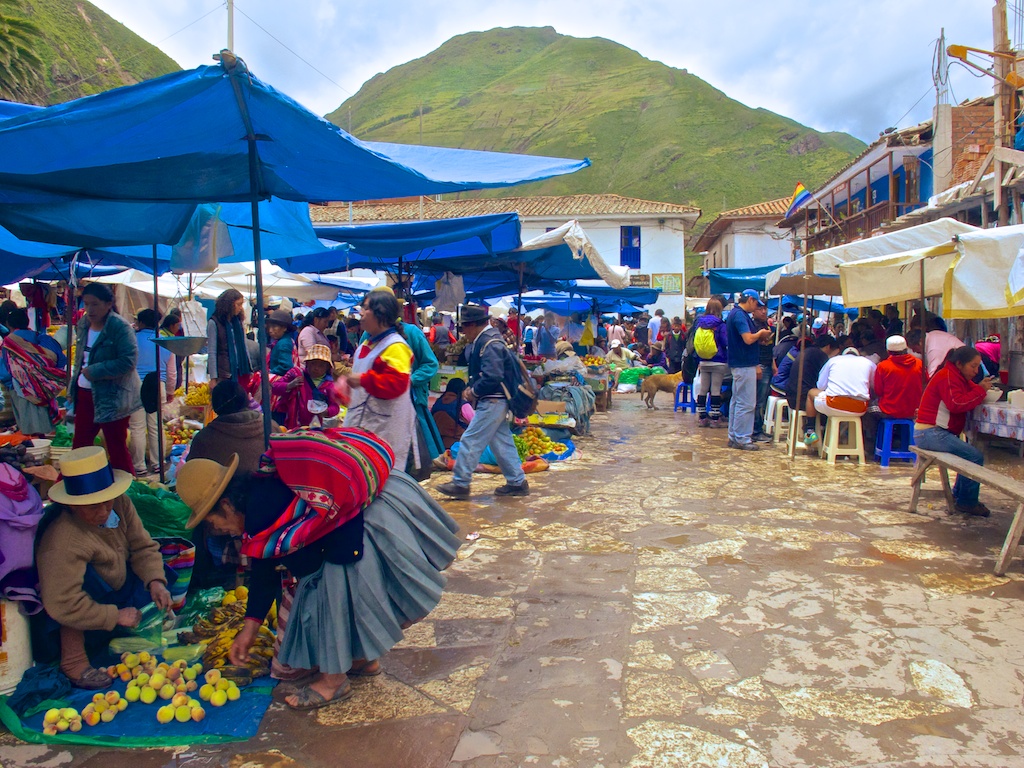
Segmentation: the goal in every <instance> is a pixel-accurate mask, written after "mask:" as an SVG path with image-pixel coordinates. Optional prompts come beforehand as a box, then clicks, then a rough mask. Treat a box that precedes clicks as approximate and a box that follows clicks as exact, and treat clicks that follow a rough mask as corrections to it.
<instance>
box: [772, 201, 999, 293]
mask: <svg viewBox="0 0 1024 768" xmlns="http://www.w3.org/2000/svg"><path fill="white" fill-rule="evenodd" d="M979 231H981V230H979V228H978V227H973V226H971V225H970V224H964V223H963V222H960V221H957V220H956V219H950V218H943V219H938V220H936V221H930V222H928V223H927V224H919V225H918V226H916V227H908V228H907V229H901V230H899V231H897V232H890V233H888V234H885V235H877V236H875V237H869V238H866V239H864V240H857V241H856V242H853V243H845V244H843V245H837V246H834V247H832V248H826V249H824V250H820V251H815V252H814V253H813V254H810V255H811V256H812V257H813V268H812V272H813V273H814V274H817V275H822V276H829V275H832V276H835V275H838V274H840V265H841V264H847V263H850V262H856V261H862V260H864V259H871V258H876V257H882V256H889V255H891V254H894V253H903V252H905V251H912V250H916V249H921V248H929V247H931V246H935V245H941V244H943V243H950V242H951V241H952V240H953V238H954V237H956V236H958V235H961V234H966V233H971V232H979ZM807 260H808V257H807V256H804V257H802V258H799V259H796V260H795V261H792V262H790V263H789V264H786V265H784V266H782V267H780V268H779V269H776V270H775V271H774V272H769V273H768V275H767V277H766V278H765V286H766V288H767V290H768V292H770V293H780V292H782V291H780V290H773V288H774V286H775V285H776V284H777V283H779V281H780V280H782V278H783V277H785V276H788V275H802V274H804V273H805V272H806V271H807ZM786 292H788V293H792V292H793V291H786ZM918 294H919V292H918V293H915V294H914V296H917V295H918ZM894 301H895V299H894ZM843 303H844V304H845V305H846V306H848V307H857V306H868V305H869V304H878V303H882V302H868V303H854V302H852V301H851V300H850V299H849V298H847V296H846V294H845V292H844V294H843Z"/></svg>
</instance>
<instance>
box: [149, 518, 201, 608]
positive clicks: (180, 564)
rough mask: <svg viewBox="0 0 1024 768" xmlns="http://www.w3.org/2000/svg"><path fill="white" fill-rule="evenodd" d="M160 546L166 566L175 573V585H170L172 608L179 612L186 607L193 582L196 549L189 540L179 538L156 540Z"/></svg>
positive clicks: (169, 537)
mask: <svg viewBox="0 0 1024 768" xmlns="http://www.w3.org/2000/svg"><path fill="white" fill-rule="evenodd" d="M156 543H157V544H159V545H160V556H161V557H163V559H164V565H166V566H167V567H168V568H170V569H171V570H172V571H174V575H175V576H176V578H175V580H174V583H173V584H170V585H168V587H167V591H168V592H170V593H171V608H172V609H173V610H174V611H175V612H177V611H180V610H181V609H182V608H183V607H184V606H185V596H186V593H187V592H188V587H189V584H190V583H191V582H192V569H193V568H194V567H195V564H196V547H195V544H193V543H192V542H191V541H189V540H188V539H183V538H179V537H177V536H161V537H158V538H157V539H156Z"/></svg>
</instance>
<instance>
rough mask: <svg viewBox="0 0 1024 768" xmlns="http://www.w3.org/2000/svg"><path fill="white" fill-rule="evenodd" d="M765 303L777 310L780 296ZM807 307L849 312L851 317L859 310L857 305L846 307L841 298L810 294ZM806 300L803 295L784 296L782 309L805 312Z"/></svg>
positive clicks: (839, 312)
mask: <svg viewBox="0 0 1024 768" xmlns="http://www.w3.org/2000/svg"><path fill="white" fill-rule="evenodd" d="M765 304H766V305H767V306H768V309H770V310H773V311H774V310H777V309H778V308H779V297H777V296H776V297H774V298H769V299H768V301H767V302H765ZM807 309H808V310H809V311H811V312H815V313H817V312H835V313H836V314H847V315H849V316H850V317H856V316H857V314H858V313H859V310H858V309H857V308H856V307H851V308H850V309H846V307H844V306H843V302H842V300H841V299H838V298H837V299H834V300H832V301H830V300H829V299H826V298H823V297H815V296H808V297H807ZM803 310H804V300H803V297H802V296H783V297H782V311H783V312H803Z"/></svg>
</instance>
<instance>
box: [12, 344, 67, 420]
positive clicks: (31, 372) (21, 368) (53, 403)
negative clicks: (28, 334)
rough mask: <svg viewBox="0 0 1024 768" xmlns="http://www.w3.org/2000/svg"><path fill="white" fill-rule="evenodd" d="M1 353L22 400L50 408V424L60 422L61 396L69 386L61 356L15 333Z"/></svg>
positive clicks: (48, 409)
mask: <svg viewBox="0 0 1024 768" xmlns="http://www.w3.org/2000/svg"><path fill="white" fill-rule="evenodd" d="M0 353H2V354H3V356H4V363H5V364H6V365H7V370H9V371H10V372H11V377H12V378H13V379H14V381H15V382H16V383H17V385H18V388H19V389H20V390H21V394H22V397H24V398H25V399H26V400H28V401H29V402H30V403H32V404H33V405H43V406H46V409H47V411H49V415H50V421H51V422H54V423H55V422H56V421H57V418H58V412H57V399H56V398H57V395H59V394H60V393H61V391H62V390H63V389H64V387H65V386H66V385H67V371H65V370H64V369H63V368H58V367H57V355H56V354H55V353H54V352H52V351H51V350H49V349H46V348H45V347H42V346H40V345H38V344H33V343H32V342H31V341H28V340H27V339H23V338H21V337H20V336H18V335H17V333H12V334H10V335H9V336H7V337H6V338H5V339H4V340H3V342H2V343H0Z"/></svg>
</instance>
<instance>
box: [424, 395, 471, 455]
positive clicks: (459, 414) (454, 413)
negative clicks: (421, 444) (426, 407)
mask: <svg viewBox="0 0 1024 768" xmlns="http://www.w3.org/2000/svg"><path fill="white" fill-rule="evenodd" d="M465 391H466V382H465V381H463V380H462V379H449V380H448V384H447V385H446V386H445V388H444V394H443V395H441V397H439V398H438V399H437V400H435V401H434V405H433V406H432V407H431V408H430V414H431V416H433V418H434V423H435V424H437V429H438V432H440V433H441V440H442V442H443V443H444V447H445V449H446V450H447V449H448V448H451V447H452V446H453V445H454V444H455V443H457V442H459V440H461V439H462V433H463V432H465V431H466V427H468V426H469V422H470V421H472V419H473V416H474V414H475V412H474V411H473V406H472V405H470V404H469V403H467V402H466V401H465V400H464V399H463V393H464V392H465Z"/></svg>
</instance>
